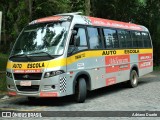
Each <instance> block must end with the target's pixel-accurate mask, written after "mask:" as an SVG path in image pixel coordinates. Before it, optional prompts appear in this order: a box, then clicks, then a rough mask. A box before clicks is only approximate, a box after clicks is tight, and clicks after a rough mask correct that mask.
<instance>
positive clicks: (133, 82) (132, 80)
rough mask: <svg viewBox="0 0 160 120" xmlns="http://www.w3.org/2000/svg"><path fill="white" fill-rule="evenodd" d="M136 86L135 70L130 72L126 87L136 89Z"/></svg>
mask: <svg viewBox="0 0 160 120" xmlns="http://www.w3.org/2000/svg"><path fill="white" fill-rule="evenodd" d="M137 85H138V74H137V72H136V71H135V70H132V71H131V74H130V80H129V81H128V86H129V87H131V88H134V87H137Z"/></svg>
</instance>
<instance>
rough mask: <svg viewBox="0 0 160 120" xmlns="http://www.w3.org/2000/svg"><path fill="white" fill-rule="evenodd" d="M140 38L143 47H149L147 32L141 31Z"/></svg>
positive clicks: (149, 41)
mask: <svg viewBox="0 0 160 120" xmlns="http://www.w3.org/2000/svg"><path fill="white" fill-rule="evenodd" d="M142 39H143V41H144V47H148V48H149V47H151V40H150V37H149V34H148V33H146V32H142Z"/></svg>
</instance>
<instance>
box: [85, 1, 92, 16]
mask: <svg viewBox="0 0 160 120" xmlns="http://www.w3.org/2000/svg"><path fill="white" fill-rule="evenodd" d="M90 8H91V3H90V0H85V15H87V16H89V15H90Z"/></svg>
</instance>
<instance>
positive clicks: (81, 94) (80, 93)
mask: <svg viewBox="0 0 160 120" xmlns="http://www.w3.org/2000/svg"><path fill="white" fill-rule="evenodd" d="M86 95H87V86H86V81H85V79H84V78H80V79H79V80H78V81H77V83H76V86H75V100H76V102H78V103H83V102H84V101H85V99H86Z"/></svg>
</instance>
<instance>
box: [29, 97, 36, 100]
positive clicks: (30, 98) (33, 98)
mask: <svg viewBox="0 0 160 120" xmlns="http://www.w3.org/2000/svg"><path fill="white" fill-rule="evenodd" d="M27 98H28V100H29V101H33V100H35V99H36V97H27Z"/></svg>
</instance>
